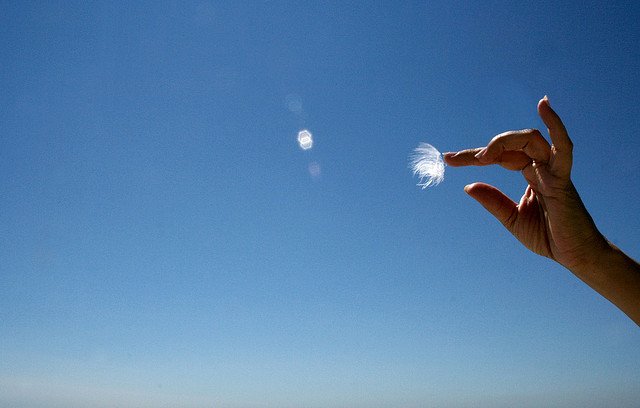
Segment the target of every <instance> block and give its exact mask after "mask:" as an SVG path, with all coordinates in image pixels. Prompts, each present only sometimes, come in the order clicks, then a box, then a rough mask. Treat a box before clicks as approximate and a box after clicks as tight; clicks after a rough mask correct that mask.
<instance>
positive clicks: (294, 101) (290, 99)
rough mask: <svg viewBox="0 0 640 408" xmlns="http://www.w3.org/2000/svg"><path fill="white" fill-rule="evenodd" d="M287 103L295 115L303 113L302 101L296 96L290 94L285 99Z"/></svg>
mask: <svg viewBox="0 0 640 408" xmlns="http://www.w3.org/2000/svg"><path fill="white" fill-rule="evenodd" d="M285 102H286V104H287V109H289V110H290V111H291V112H293V113H300V112H302V100H300V97H299V96H298V95H296V94H289V95H287V96H286V98H285Z"/></svg>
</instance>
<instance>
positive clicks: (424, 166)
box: [410, 143, 444, 189]
mask: <svg viewBox="0 0 640 408" xmlns="http://www.w3.org/2000/svg"><path fill="white" fill-rule="evenodd" d="M410 160H411V169H412V170H413V175H414V176H418V177H419V178H420V182H419V183H418V185H419V186H420V187H422V189H425V188H427V187H431V186H437V185H438V184H440V183H441V182H442V180H444V161H443V160H442V154H440V152H439V151H438V149H436V148H435V147H433V146H431V145H430V144H429V143H420V145H419V146H418V147H416V149H415V150H414V151H413V154H412V155H411V156H410Z"/></svg>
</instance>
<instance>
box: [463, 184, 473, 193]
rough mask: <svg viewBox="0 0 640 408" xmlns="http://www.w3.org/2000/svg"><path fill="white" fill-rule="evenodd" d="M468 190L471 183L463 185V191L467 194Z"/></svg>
mask: <svg viewBox="0 0 640 408" xmlns="http://www.w3.org/2000/svg"><path fill="white" fill-rule="evenodd" d="M469 190H471V184H467V185H466V186H464V192H465V193H467V194H469Z"/></svg>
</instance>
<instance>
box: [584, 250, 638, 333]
mask: <svg viewBox="0 0 640 408" xmlns="http://www.w3.org/2000/svg"><path fill="white" fill-rule="evenodd" d="M571 271H572V272H573V273H574V274H575V275H576V276H577V277H578V278H580V279H582V280H583V281H584V282H585V283H586V284H587V285H589V286H590V287H591V288H593V289H594V290H595V291H596V292H598V293H600V294H601V295H602V296H604V297H605V298H606V299H608V300H609V301H610V302H611V303H613V304H614V305H615V306H617V307H618V308H619V309H620V310H622V311H623V312H624V313H625V314H626V315H627V316H629V317H630V318H631V320H633V321H634V322H635V323H636V324H638V325H639V326H640V264H638V262H636V261H635V260H633V259H631V258H630V257H629V256H627V255H626V254H625V253H624V252H622V251H621V250H620V249H618V248H617V247H616V246H615V245H613V244H611V243H607V245H606V247H605V248H604V249H603V250H602V252H601V253H600V254H599V256H597V257H595V260H594V261H593V262H590V263H589V264H586V265H582V266H579V267H574V268H571Z"/></svg>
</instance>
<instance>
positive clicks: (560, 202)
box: [444, 97, 607, 269]
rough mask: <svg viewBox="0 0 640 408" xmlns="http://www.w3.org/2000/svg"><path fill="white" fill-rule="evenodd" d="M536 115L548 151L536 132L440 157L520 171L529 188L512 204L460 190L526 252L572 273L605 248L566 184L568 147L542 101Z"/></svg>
mask: <svg viewBox="0 0 640 408" xmlns="http://www.w3.org/2000/svg"><path fill="white" fill-rule="evenodd" d="M538 114H539V115H540V117H541V118H542V120H543V122H544V123H545V124H546V125H547V128H548V130H549V135H550V136H551V141H552V143H553V145H551V146H550V145H549V143H548V142H547V141H546V140H545V138H544V137H543V136H542V134H541V133H540V132H539V131H538V130H536V129H527V130H519V131H510V132H505V133H502V134H499V135H498V136H496V137H494V138H493V139H492V140H491V141H490V142H489V144H488V145H487V146H486V147H483V148H477V149H469V150H463V151H460V152H457V153H445V155H444V159H445V161H446V162H447V164H448V165H450V166H454V167H456V166H471V165H473V166H486V165H490V164H499V165H501V166H502V167H505V168H507V169H509V170H519V171H521V172H522V175H523V176H524V178H525V179H526V180H527V182H528V183H529V185H528V186H527V188H526V190H525V192H524V195H523V196H522V198H521V199H520V202H519V203H518V204H516V203H515V202H513V201H512V200H511V199H510V198H508V197H507V196H506V195H504V194H503V193H502V192H501V191H500V190H498V189H497V188H495V187H493V186H490V185H488V184H484V183H474V184H470V185H468V186H467V187H465V191H466V192H467V193H468V194H469V195H470V196H471V197H473V198H474V199H476V200H477V201H478V202H480V204H482V205H483V206H484V207H485V208H486V209H487V210H488V211H489V212H490V213H491V214H493V215H494V216H495V217H496V218H497V219H498V220H499V221H500V222H501V223H502V224H503V225H504V226H505V227H506V228H507V229H508V230H509V231H510V232H511V233H512V234H513V235H514V236H515V237H516V238H518V240H520V242H522V243H523V244H524V245H525V246H526V247H527V248H529V249H530V250H532V251H533V252H535V253H537V254H540V255H543V256H546V257H549V258H552V259H554V260H556V261H557V262H559V263H561V264H562V265H564V266H566V267H567V268H569V269H574V268H576V267H580V266H581V265H582V264H586V263H590V262H592V261H593V258H594V256H596V257H597V256H598V254H599V252H600V251H602V250H603V249H604V248H606V245H607V244H606V240H605V239H604V237H603V236H602V235H601V234H600V233H599V232H598V230H597V228H596V226H595V224H594V222H593V220H592V219H591V216H590V215H589V213H588V212H587V210H586V209H585V207H584V205H583V203H582V200H580V197H579V196H578V192H577V191H576V189H575V187H574V186H573V183H572V182H571V178H570V176H571V166H572V161H573V153H572V151H573V143H572V142H571V140H570V139H569V135H568V134H567V131H566V129H565V127H564V125H563V124H562V121H561V120H560V117H559V116H558V115H557V114H556V113H555V112H554V111H553V109H551V106H550V105H549V100H548V99H547V97H545V98H543V99H542V100H541V101H540V102H539V103H538Z"/></svg>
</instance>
